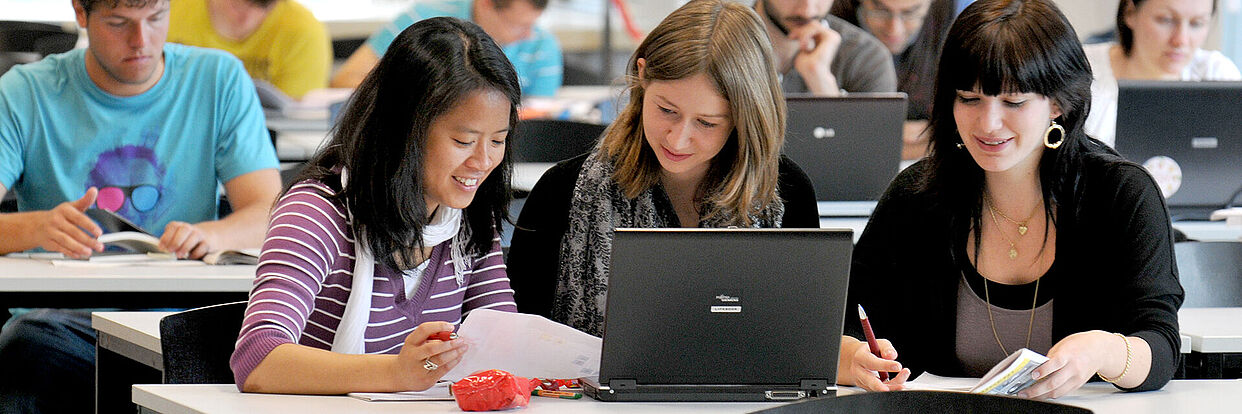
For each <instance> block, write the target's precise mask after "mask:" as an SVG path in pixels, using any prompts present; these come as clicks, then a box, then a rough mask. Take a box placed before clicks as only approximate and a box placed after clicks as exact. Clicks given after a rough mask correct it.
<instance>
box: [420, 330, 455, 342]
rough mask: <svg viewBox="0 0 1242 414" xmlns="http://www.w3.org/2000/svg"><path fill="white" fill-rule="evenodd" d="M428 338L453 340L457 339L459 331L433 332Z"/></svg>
mask: <svg viewBox="0 0 1242 414" xmlns="http://www.w3.org/2000/svg"><path fill="white" fill-rule="evenodd" d="M427 339H428V340H432V339H438V340H441V341H451V340H454V339H457V332H450V331H441V332H436V333H433V334H431V336H428V337H427Z"/></svg>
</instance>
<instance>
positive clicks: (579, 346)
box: [444, 309, 603, 381]
mask: <svg viewBox="0 0 1242 414" xmlns="http://www.w3.org/2000/svg"><path fill="white" fill-rule="evenodd" d="M457 334H458V335H459V336H460V338H461V339H459V340H466V341H468V342H469V343H470V349H469V350H468V351H466V354H465V356H463V357H462V362H461V363H460V364H458V365H457V366H456V367H454V368H453V370H452V371H449V373H448V374H446V375H445V376H444V379H446V380H449V381H457V380H459V379H462V378H464V377H466V376H468V375H470V374H472V373H475V372H478V371H483V370H488V369H499V370H504V371H507V372H509V373H512V374H514V375H517V376H522V377H527V378H580V377H587V376H591V375H599V355H600V349H601V348H602V347H603V341H602V340H601V339H600V338H598V337H595V336H591V335H588V334H586V333H583V332H582V331H579V330H577V329H574V328H570V327H568V326H565V325H562V324H559V323H556V322H552V321H551V320H548V319H547V318H544V317H542V316H538V315H528V314H522V313H510V312H500V311H495V310H491V309H477V310H474V311H472V312H470V315H469V316H468V317H466V320H465V321H464V322H462V324H461V328H460V329H458V330H457Z"/></svg>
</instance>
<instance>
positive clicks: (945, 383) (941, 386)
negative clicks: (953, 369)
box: [906, 372, 979, 392]
mask: <svg viewBox="0 0 1242 414" xmlns="http://www.w3.org/2000/svg"><path fill="white" fill-rule="evenodd" d="M977 383H979V379H978V378H969V377H942V376H939V375H936V374H932V373H928V372H924V373H922V374H921V375H919V377H918V378H915V379H913V380H911V381H909V382H906V389H907V390H915V391H954V392H968V391H970V389H971V388H973V387H974V386H975V384H977Z"/></svg>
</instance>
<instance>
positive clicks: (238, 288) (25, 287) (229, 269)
mask: <svg viewBox="0 0 1242 414" xmlns="http://www.w3.org/2000/svg"><path fill="white" fill-rule="evenodd" d="M254 269H255V267H254V266H244V265H233V266H209V265H202V266H197V265H195V266H181V265H165V266H161V265H142V266H120V267H64V266H53V265H52V264H51V262H49V261H45V260H36V259H24V258H13V257H0V291H5V292H118V291H124V292H248V291H249V290H250V282H251V280H253V279H254Z"/></svg>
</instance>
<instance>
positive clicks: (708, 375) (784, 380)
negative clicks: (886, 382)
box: [583, 229, 853, 401]
mask: <svg viewBox="0 0 1242 414" xmlns="http://www.w3.org/2000/svg"><path fill="white" fill-rule="evenodd" d="M852 243H853V235H852V231H851V230H832V229H617V231H616V233H615V238H614V240H613V248H612V262H611V263H612V268H611V275H610V276H609V281H608V285H609V288H608V298H607V304H606V308H605V327H604V335H603V348H602V351H601V355H600V369H599V377H598V378H587V379H584V381H583V382H584V384H583V389H584V392H585V393H586V394H587V395H589V396H591V397H594V398H596V399H599V400H603V401H783V400H794V399H800V398H806V397H818V396H825V395H835V392H836V385H835V384H836V378H837V372H836V369H837V352H838V348H839V347H840V343H841V327H842V321H843V318H844V314H845V295H846V290H847V289H846V287H847V284H848V279H849V265H850V253H851V249H852V248H853V244H852Z"/></svg>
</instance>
